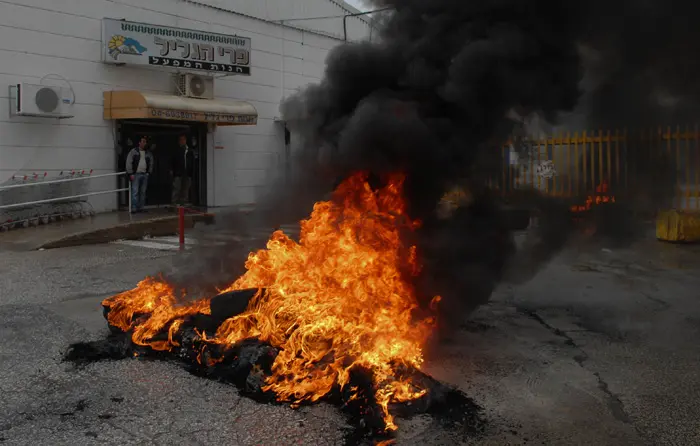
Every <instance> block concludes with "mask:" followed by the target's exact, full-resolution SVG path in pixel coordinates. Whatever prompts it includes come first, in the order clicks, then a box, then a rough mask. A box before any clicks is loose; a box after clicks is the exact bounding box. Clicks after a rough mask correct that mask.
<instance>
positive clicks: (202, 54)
mask: <svg viewBox="0 0 700 446" xmlns="http://www.w3.org/2000/svg"><path fill="white" fill-rule="evenodd" d="M102 45H103V47H104V48H103V52H104V54H103V60H104V62H105V63H112V64H129V65H157V66H162V67H172V68H178V69H183V70H198V71H209V72H219V73H230V74H240V75H245V76H250V38H249V37H239V36H229V35H225V34H217V33H210V32H206V31H196V30H190V29H183V28H171V27H169V26H158V25H149V24H145V23H136V22H127V21H124V20H115V19H103V20H102Z"/></svg>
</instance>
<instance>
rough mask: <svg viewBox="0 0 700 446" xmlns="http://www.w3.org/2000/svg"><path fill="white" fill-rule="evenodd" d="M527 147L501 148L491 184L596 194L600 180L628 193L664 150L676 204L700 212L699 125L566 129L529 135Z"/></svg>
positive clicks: (504, 190)
mask: <svg viewBox="0 0 700 446" xmlns="http://www.w3.org/2000/svg"><path fill="white" fill-rule="evenodd" d="M528 146H529V147H528V148H527V150H525V151H526V152H528V153H527V154H526V155H525V156H524V157H523V154H522V151H520V152H518V150H517V149H514V148H513V146H512V144H511V143H508V144H507V145H506V146H504V147H503V148H502V150H503V159H504V163H503V167H502V172H501V174H500V175H499V176H498V178H494V179H493V180H492V181H491V186H492V187H494V188H495V189H498V190H500V191H501V193H503V194H504V195H508V194H509V193H510V192H512V191H513V190H514V189H518V188H521V187H527V186H529V187H534V188H536V189H538V190H540V191H542V192H543V193H545V194H549V195H553V196H557V197H575V196H580V195H581V194H590V193H595V192H596V189H598V188H600V187H601V185H604V186H605V187H607V186H608V185H612V186H614V188H615V190H616V191H620V192H622V193H626V192H628V191H630V190H631V189H630V187H631V185H632V183H633V182H634V181H639V178H640V176H639V173H640V172H641V171H642V169H646V173H647V174H648V170H649V169H652V168H653V167H654V166H653V163H654V160H656V159H661V158H662V157H661V155H663V157H665V159H666V160H667V162H670V164H671V168H672V170H674V174H675V194H674V200H673V208H674V209H677V210H682V211H700V127H699V126H698V125H695V126H693V127H691V126H685V127H681V126H675V127H655V128H652V129H644V130H641V131H635V132H628V131H627V130H626V129H615V130H602V129H601V130H595V131H584V132H566V133H558V134H555V135H551V136H547V137H542V138H539V139H534V140H529V141H528ZM630 155H633V156H630ZM518 158H520V159H518ZM640 162H641V163H646V166H644V167H642V166H641V165H640ZM674 167H675V169H674ZM647 177H648V175H647Z"/></svg>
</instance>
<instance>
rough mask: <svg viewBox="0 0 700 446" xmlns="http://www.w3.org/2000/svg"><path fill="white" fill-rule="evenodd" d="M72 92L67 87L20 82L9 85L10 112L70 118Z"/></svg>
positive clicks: (71, 113)
mask: <svg viewBox="0 0 700 446" xmlns="http://www.w3.org/2000/svg"><path fill="white" fill-rule="evenodd" d="M73 102H74V100H73V92H72V91H71V90H70V89H69V88H63V87H55V86H50V85H36V84H28V83H21V84H17V85H11V86H10V107H11V110H10V111H11V112H12V114H14V115H18V116H34V117H38V118H57V119H65V118H72V117H73V116H74V115H73Z"/></svg>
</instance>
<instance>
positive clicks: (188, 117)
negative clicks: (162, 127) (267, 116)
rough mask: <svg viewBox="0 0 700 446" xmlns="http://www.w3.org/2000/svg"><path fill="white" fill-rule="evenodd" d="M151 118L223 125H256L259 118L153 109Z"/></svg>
mask: <svg viewBox="0 0 700 446" xmlns="http://www.w3.org/2000/svg"><path fill="white" fill-rule="evenodd" d="M150 116H151V118H154V119H175V120H180V121H198V122H213V123H223V124H239V125H255V124H256V123H257V121H258V117H257V116H254V115H235V114H230V113H212V112H197V111H187V110H163V109H157V108H152V109H150Z"/></svg>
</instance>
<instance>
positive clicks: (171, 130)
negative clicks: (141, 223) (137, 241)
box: [117, 120, 207, 209]
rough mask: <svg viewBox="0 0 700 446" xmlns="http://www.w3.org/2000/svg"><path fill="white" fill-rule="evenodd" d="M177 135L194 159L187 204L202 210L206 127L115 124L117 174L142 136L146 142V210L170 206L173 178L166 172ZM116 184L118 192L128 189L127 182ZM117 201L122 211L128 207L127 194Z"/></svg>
mask: <svg viewBox="0 0 700 446" xmlns="http://www.w3.org/2000/svg"><path fill="white" fill-rule="evenodd" d="M180 135H185V136H186V137H187V144H188V145H189V146H190V148H191V149H192V150H194V152H195V153H196V155H197V156H196V158H195V166H194V174H193V178H192V185H191V187H190V197H189V200H188V201H189V203H191V205H192V206H194V207H202V206H205V205H206V203H207V187H206V185H207V172H206V168H207V160H206V156H207V151H206V147H207V141H206V138H207V125H206V124H205V123H195V122H193V123H190V122H177V123H169V122H162V121H157V120H128V121H127V120H120V121H117V138H118V148H117V166H118V170H120V171H123V170H125V168H126V157H127V155H128V153H129V151H130V150H131V149H132V148H133V147H135V146H136V144H137V142H138V140H139V139H140V138H141V137H142V136H145V137H146V138H147V139H148V148H149V150H151V153H153V160H154V161H153V173H152V174H151V176H150V178H149V180H148V188H147V189H146V207H148V208H159V207H169V206H171V196H172V190H173V177H172V175H171V174H170V172H171V170H172V165H173V156H174V154H175V153H176V151H175V149H176V148H177V146H178V138H179V136H180ZM120 181H121V184H120V185H119V188H125V187H128V185H127V181H128V178H121V179H120ZM118 200H119V207H120V208H122V209H126V208H127V207H128V206H129V197H128V192H120V193H119V198H118Z"/></svg>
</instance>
